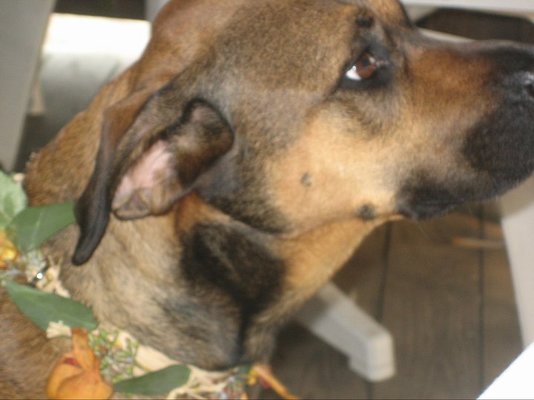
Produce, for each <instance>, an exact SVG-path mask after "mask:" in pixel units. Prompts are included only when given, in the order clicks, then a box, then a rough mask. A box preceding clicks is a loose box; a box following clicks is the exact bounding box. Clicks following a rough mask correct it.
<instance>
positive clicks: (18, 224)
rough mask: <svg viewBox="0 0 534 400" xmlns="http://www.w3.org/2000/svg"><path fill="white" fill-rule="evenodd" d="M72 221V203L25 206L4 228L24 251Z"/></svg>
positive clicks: (73, 220)
mask: <svg viewBox="0 0 534 400" xmlns="http://www.w3.org/2000/svg"><path fill="white" fill-rule="evenodd" d="M74 222H75V219H74V203H65V204H53V205H48V206H42V207H29V208H26V209H25V210H23V211H22V212H20V213H19V214H17V216H16V217H15V218H14V219H13V221H11V223H10V224H9V225H8V227H7V229H6V230H7V232H8V234H9V235H10V237H11V240H12V241H13V243H14V244H15V245H16V246H17V247H18V249H19V250H20V251H22V252H23V253H26V252H28V251H30V250H34V249H36V248H38V247H39V246H40V245H41V244H42V243H43V242H44V241H45V240H47V239H48V238H50V237H51V236H52V235H54V234H55V233H57V232H59V231H60V230H62V229H63V228H66V227H67V226H68V225H70V224H72V223H74Z"/></svg>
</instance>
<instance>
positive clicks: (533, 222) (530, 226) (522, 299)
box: [501, 178, 534, 347]
mask: <svg viewBox="0 0 534 400" xmlns="http://www.w3.org/2000/svg"><path fill="white" fill-rule="evenodd" d="M501 209H502V227H503V231H504V237H505V240H506V248H507V250H508V258H509V260H510V267H511V271H512V279H513V283H514V291H515V296H516V301H517V308H518V312H519V322H520V326H521V335H522V338H523V344H524V345H525V347H526V346H527V345H529V344H530V343H532V342H534V251H533V248H534V247H533V246H534V178H530V179H529V180H528V181H527V182H525V183H524V184H523V185H522V186H520V187H519V188H517V189H515V190H513V191H511V192H510V193H508V194H506V195H505V196H503V198H502V199H501Z"/></svg>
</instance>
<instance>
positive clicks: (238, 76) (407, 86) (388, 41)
mask: <svg viewBox="0 0 534 400" xmlns="http://www.w3.org/2000/svg"><path fill="white" fill-rule="evenodd" d="M192 3H193V2H192ZM208 3H209V2H207V3H205V4H204V3H203V2H200V3H199V4H200V5H198V6H194V5H190V7H200V8H202V7H204V6H206V5H207V4H208ZM186 8H187V7H186ZM212 13H215V14H217V13H219V14H220V16H218V18H219V19H220V20H224V21H225V22H224V29H220V30H218V31H217V32H216V33H214V32H207V33H204V36H202V34H200V33H199V36H198V37H197V40H203V42H202V43H201V45H198V44H197V46H198V47H199V48H200V49H196V53H195V55H194V57H192V59H191V61H190V62H189V64H188V65H186V66H185V67H184V68H183V71H181V73H179V74H177V76H176V77H175V78H174V79H173V80H171V81H170V82H169V83H168V84H167V85H166V86H165V87H163V88H162V89H160V90H159V91H157V92H156V93H154V95H153V96H152V97H151V98H150V99H149V100H148V102H147V103H146V104H145V105H144V107H143V108H142V109H141V111H140V112H139V113H138V114H136V116H135V120H134V122H133V123H132V125H131V126H130V128H129V129H127V130H125V131H124V132H121V133H120V134H121V135H123V136H121V137H120V138H119V139H120V140H115V141H116V142H118V144H117V145H116V146H117V147H116V148H117V154H118V155H117V157H116V158H115V160H117V159H119V160H120V162H116V161H115V163H114V164H113V163H110V164H112V165H109V164H108V165H106V168H108V169H109V168H111V171H112V172H111V173H110V174H104V173H102V172H101V171H100V173H96V174H95V175H96V176H93V180H94V181H96V184H95V183H94V182H93V185H92V186H91V187H90V190H88V191H87V192H86V195H85V196H84V197H85V200H83V199H82V207H81V209H82V211H81V214H82V217H81V225H82V229H83V228H84V225H91V223H90V222H89V221H93V222H94V224H100V225H101V226H105V225H106V223H107V222H105V221H104V222H102V221H101V220H102V219H103V220H105V219H106V217H105V216H103V217H102V216H101V215H100V214H98V213H96V212H93V214H91V207H92V206H91V205H90V204H97V203H98V209H99V210H102V209H109V208H106V207H103V206H102V204H100V203H109V205H108V207H111V203H112V202H113V209H114V210H115V212H116V214H117V215H119V216H122V217H123V218H135V217H136V216H143V215H146V214H148V213H158V212H164V211H165V210H168V209H169V207H170V206H171V204H174V203H175V202H176V201H177V199H179V198H180V197H181V196H183V194H184V193H186V192H188V190H190V189H194V190H196V191H197V192H198V193H200V194H201V196H202V197H203V198H204V199H205V200H206V201H208V202H209V203H211V204H212V205H215V206H216V207H218V208H219V209H221V210H223V211H224V212H226V213H228V214H229V215H231V216H232V217H234V218H236V219H238V220H241V221H243V222H245V223H247V224H249V225H252V226H253V227H255V228H259V229H261V230H264V231H269V232H276V233H283V234H286V235H288V236H295V235H298V234H300V233H302V232H305V231H307V230H309V229H312V228H314V227H317V226H321V225H323V224H325V223H328V222H332V221H338V220H343V219H349V218H362V219H374V218H388V217H392V216H395V215H397V214H404V215H407V216H410V217H416V218H417V217H428V216H433V215H437V214H440V213H443V212H444V211H446V210H448V209H449V208H451V207H453V206H455V205H458V204H460V203H463V202H465V201H469V200H475V199H482V198H487V197H489V196H493V195H495V194H497V193H500V192H502V191H503V190H505V189H507V188H509V187H510V186H512V185H513V184H515V183H516V182H518V181H519V180H520V179H522V178H524V177H526V176H527V175H528V174H530V172H531V171H532V169H533V160H534V157H533V156H534V143H533V138H534V135H533V134H532V129H531V125H532V123H533V122H534V112H533V111H534V93H533V92H534V89H533V86H534V52H533V51H532V50H529V49H526V48H520V47H518V46H515V45H511V44H462V45H451V44H444V43H438V42H435V41H432V40H430V39H426V38H423V37H422V36H421V34H420V33H419V32H418V31H417V30H415V29H414V28H413V27H412V26H411V24H410V22H409V21H408V19H407V17H406V15H405V13H404V11H403V9H402V7H401V6H400V4H398V3H397V2H396V1H391V0H375V1H335V0H331V1H327V0H324V1H319V0H318V1H304V0H297V1H290V2H288V1H278V0H266V1H256V2H253V3H250V2H240V1H225V2H222V3H221V4H220V5H219V6H218V7H216V9H215V10H213V11H212ZM199 99H201V100H199ZM195 114H196V115H195ZM184 132H186V133H184ZM188 132H189V133H188ZM195 132H196V133H195ZM199 132H201V133H200V134H199ZM199 138H200V139H199ZM110 146H111V145H110ZM101 152H102V149H101ZM106 152H107V153H110V152H111V151H110V150H109V149H107V150H106ZM142 154H144V155H142ZM154 159H158V160H159V162H157V163H156V162H151V160H154ZM143 160H144V161H143ZM146 160H148V161H146ZM99 163H100V164H103V161H102V160H100V161H99ZM125 165H127V167H126V166H125ZM132 165H134V167H132ZM98 168H99V165H98V164H97V171H98ZM100 169H101V170H103V169H104V167H101V168H100ZM133 170H135V172H131V171H133ZM162 176H163V177H164V178H161V177H162ZM158 177H159V178H158ZM158 179H159V181H158ZM120 182H122V183H120ZM125 182H126V183H125ZM161 182H164V185H165V188H164V189H162V188H161V186H162V184H161ZM147 188H150V191H152V193H157V195H154V194H148V191H147V190H146V189H147ZM154 188H157V190H154ZM140 189H141V191H140ZM99 190H100V192H99ZM102 192H106V194H103V193H102ZM141 192H142V193H141ZM84 205H85V206H84ZM84 207H85V208H84ZM95 229H96V228H94V227H89V228H87V229H85V231H86V234H85V237H87V236H91V235H93V231H94V230H95ZM102 233H103V231H102ZM93 236H94V235H93ZM96 236H98V235H96ZM82 242H83V236H82ZM94 245H96V242H94ZM94 245H93V247H94ZM83 247H84V245H83V244H82V245H81V246H80V247H79V250H78V251H79V252H80V251H81V250H80V248H82V249H83ZM89 247H91V246H89ZM90 252H91V251H85V253H86V254H89V253H90ZM82 258H83V257H82ZM85 258H87V257H85Z"/></svg>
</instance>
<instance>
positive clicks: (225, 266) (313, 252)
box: [59, 195, 380, 369]
mask: <svg viewBox="0 0 534 400" xmlns="http://www.w3.org/2000/svg"><path fill="white" fill-rule="evenodd" d="M379 223H380V221H375V222H363V221H361V220H357V219H354V220H351V221H346V222H337V223H332V224H330V225H327V226H323V227H321V228H317V229H314V230H313V231H310V232H307V233H305V234H302V235H299V236H297V237H294V238H291V239H287V238H284V237H279V236H277V235H272V234H267V233H262V232H259V231H258V230H255V229H253V228H251V227H249V226H247V225H245V224H243V223H240V222H238V221H235V220H233V219H232V218H230V217H228V216H227V215H225V214H223V213H221V212H219V211H217V210H216V209H214V208H212V207H210V206H209V205H207V204H206V203H205V202H203V201H202V200H201V199H200V198H198V197H197V196H195V195H191V196H189V197H188V198H186V199H184V200H182V201H181V202H180V203H179V204H178V205H177V206H176V208H175V210H174V212H173V213H171V214H169V215H167V216H163V217H157V218H147V219H142V220H138V221H131V222H119V221H112V224H111V225H110V229H109V231H108V233H107V235H106V237H105V238H104V240H103V241H102V243H101V246H100V248H99V250H97V252H96V253H95V255H94V256H93V259H92V260H91V261H90V262H89V264H88V265H85V266H83V267H82V268H75V267H67V268H65V269H64V271H63V274H62V278H63V280H64V283H65V286H66V287H67V288H68V289H69V290H70V292H71V293H72V295H73V297H74V298H76V299H78V300H81V301H83V302H85V303H86V304H89V305H91V307H92V308H93V310H94V312H95V314H96V316H97V318H99V319H100V320H107V321H110V322H112V323H113V324H114V325H116V326H118V327H120V328H126V329H127V330H128V331H130V332H132V334H134V335H135V336H137V337H139V338H140V339H141V340H144V341H145V342H146V344H148V345H151V346H152V347H154V348H157V349H158V350H160V351H162V352H164V353H166V354H168V355H169V356H171V357H174V358H176V359H178V360H180V361H183V362H186V363H193V364H197V365H199V366H201V367H203V368H208V369H210V368H222V367H226V366H228V365H231V364H235V363H239V362H244V361H248V360H263V359H265V358H266V357H268V355H269V353H270V351H271V350H272V348H273V346H274V341H273V340H274V336H275V335H274V334H275V333H276V331H277V330H278V329H279V328H280V326H281V324H282V323H283V322H284V321H286V320H287V319H288V317H290V316H291V315H292V314H293V313H294V312H295V311H296V310H297V309H298V308H299V306H300V305H302V304H303V303H304V302H305V301H306V300H307V299H308V298H309V297H311V296H312V295H313V294H314V293H315V291H316V290H318V289H319V288H320V287H321V286H322V285H323V284H325V283H326V282H327V280H328V279H329V278H330V277H331V276H332V275H333V274H334V273H335V272H336V271H337V270H338V269H339V268H340V267H341V266H342V265H343V264H344V263H345V261H346V260H347V259H348V258H349V257H350V256H351V254H352V253H353V251H354V249H355V248H356V247H357V246H358V245H359V244H360V243H361V242H362V240H363V239H364V238H365V237H366V236H367V234H368V233H369V232H370V231H371V230H372V229H373V228H374V227H375V226H376V225H378V224H379ZM140 232H143V235H141V234H140ZM125 237H128V238H129V241H128V240H125ZM140 239H143V242H140V241H139V240H140ZM59 240H62V239H59ZM115 241H118V242H129V243H132V246H131V248H129V249H127V251H125V253H124V255H123V256H122V257H114V258H113V265H109V261H108V260H107V259H106V258H105V257H106V255H107V254H109V251H110V249H113V248H114V246H113V242H115ZM173 243H174V244H173ZM59 248H62V249H64V243H63V244H62V245H61V246H59ZM118 281H120V283H118ZM113 282H114V283H113ZM95 285H97V286H98V289H97V287H96V286H95ZM108 285H111V287H117V286H119V287H122V288H123V289H122V291H121V292H120V293H117V291H116V290H110V291H109V292H108V291H106V290H105V289H104V288H105V287H107V286H108ZM95 293H99V295H98V296H95ZM138 310H143V312H144V314H143V315H142V316H141V315H139V314H138ZM199 360H200V361H199Z"/></svg>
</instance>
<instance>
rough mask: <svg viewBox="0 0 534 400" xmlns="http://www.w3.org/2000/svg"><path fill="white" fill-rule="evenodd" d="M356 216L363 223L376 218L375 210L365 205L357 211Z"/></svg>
mask: <svg viewBox="0 0 534 400" xmlns="http://www.w3.org/2000/svg"><path fill="white" fill-rule="evenodd" d="M356 215H357V216H358V218H360V219H363V220H364V221H372V220H374V219H375V218H376V210H375V208H374V207H373V206H372V205H370V204H366V205H364V206H362V207H360V208H359V209H358V211H357V213H356Z"/></svg>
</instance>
